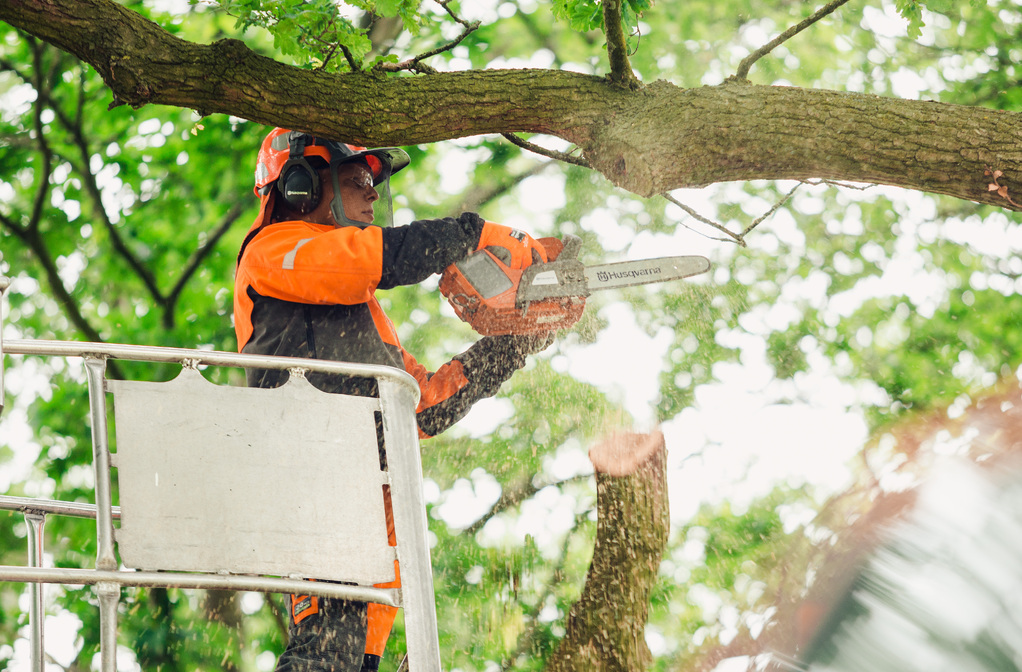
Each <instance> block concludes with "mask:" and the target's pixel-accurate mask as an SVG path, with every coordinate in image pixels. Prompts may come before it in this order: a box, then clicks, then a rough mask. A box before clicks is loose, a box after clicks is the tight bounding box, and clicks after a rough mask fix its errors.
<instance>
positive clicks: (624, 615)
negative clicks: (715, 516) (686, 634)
mask: <svg viewBox="0 0 1022 672" xmlns="http://www.w3.org/2000/svg"><path fill="white" fill-rule="evenodd" d="M666 465H667V450H666V449H665V448H663V447H661V448H660V449H659V450H658V451H657V452H656V453H654V454H653V456H652V457H651V458H650V459H649V460H648V461H647V462H646V463H645V464H643V465H642V466H641V467H639V468H638V470H636V471H635V473H633V474H632V475H630V476H624V477H621V478H614V477H612V476H608V475H606V474H600V473H597V475H596V508H597V523H596V547H595V549H594V550H593V561H592V564H591V565H590V567H589V574H588V576H586V584H585V588H583V590H582V596H581V597H580V598H579V600H578V602H576V603H575V604H574V606H573V607H572V609H571V612H570V613H569V614H568V620H567V632H566V633H565V636H564V639H563V640H561V644H560V646H559V647H558V649H557V651H556V652H555V653H554V654H553V655H552V656H551V657H550V659H549V660H548V661H547V667H546V668H545V669H546V671H547V672H567V671H569V670H570V671H575V670H578V671H582V670H585V671H587V672H588V671H589V670H605V671H606V672H618V671H620V672H631V671H633V670H644V669H648V667H649V665H650V664H651V663H652V655H651V654H650V652H649V649H648V648H647V646H646V640H645V635H644V631H645V627H646V620H647V617H648V613H649V596H650V592H651V591H652V589H653V585H654V584H655V582H656V576H657V571H658V570H659V568H660V561H661V559H662V558H663V553H664V548H665V547H666V546H667V535H668V532H669V529H670V519H669V511H668V503H667V471H666Z"/></svg>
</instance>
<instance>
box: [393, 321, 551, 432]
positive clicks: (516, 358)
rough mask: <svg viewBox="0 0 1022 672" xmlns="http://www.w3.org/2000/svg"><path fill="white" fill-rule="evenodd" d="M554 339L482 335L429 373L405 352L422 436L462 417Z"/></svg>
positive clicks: (406, 366) (547, 337) (495, 391)
mask: <svg viewBox="0 0 1022 672" xmlns="http://www.w3.org/2000/svg"><path fill="white" fill-rule="evenodd" d="M552 342H553V337H552V334H551V335H548V336H484V337H483V338H481V339H479V341H477V342H476V343H475V344H474V345H472V347H470V348H469V349H468V350H466V351H465V352H463V353H461V354H460V355H456V356H455V357H454V358H453V359H452V360H451V361H450V362H448V363H447V364H445V365H443V366H442V367H440V368H439V369H438V370H437V371H436V373H429V372H428V371H426V368H425V367H424V366H422V365H421V364H419V363H418V362H416V361H415V359H414V358H413V357H412V356H411V355H409V354H408V353H407V352H405V353H404V359H405V368H406V369H407V370H408V372H409V373H410V374H412V376H414V377H415V379H416V380H418V382H419V388H420V390H421V392H422V396H421V400H420V402H419V407H418V408H417V409H416V419H417V420H418V424H419V434H420V435H421V436H422V437H424V438H425V437H430V436H436V435H437V434H439V433H440V432H443V431H444V430H446V429H447V428H449V427H450V426H451V425H453V424H454V423H456V422H457V421H458V420H461V419H462V418H463V417H465V415H466V414H467V413H468V411H469V409H471V408H472V405H473V404H474V403H476V402H477V401H479V400H480V399H484V398H486V397H492V396H493V395H495V394H497V391H498V390H499V389H500V386H501V385H502V384H503V383H504V382H505V381H506V380H508V379H509V378H510V377H511V375H512V374H513V373H514V372H515V371H517V370H518V369H520V368H522V367H523V366H525V359H526V357H527V356H528V355H531V354H534V353H537V352H539V351H541V350H543V349H544V348H546V347H547V346H548V345H550V343H552Z"/></svg>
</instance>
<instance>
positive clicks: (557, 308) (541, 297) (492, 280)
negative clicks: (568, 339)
mask: <svg viewBox="0 0 1022 672" xmlns="http://www.w3.org/2000/svg"><path fill="white" fill-rule="evenodd" d="M539 242H540V243H542V244H543V247H544V248H545V249H546V251H547V257H548V259H551V260H550V261H548V262H546V263H543V264H533V265H531V266H528V267H526V268H524V269H513V268H508V267H507V266H506V265H505V264H504V263H503V261H502V260H501V259H500V258H498V256H497V255H496V254H494V253H493V252H491V251H490V250H489V249H482V250H477V251H476V252H473V253H472V254H470V255H468V256H467V257H466V258H465V259H463V260H461V261H459V262H458V263H456V264H452V265H451V266H449V267H448V268H447V270H445V271H444V273H443V275H442V276H441V278H440V292H441V293H442V294H443V295H444V296H445V297H447V300H448V301H449V302H450V304H451V307H453V308H454V312H455V313H457V315H458V317H460V318H461V319H462V320H464V321H465V322H468V323H469V324H470V325H471V326H472V328H473V329H475V330H476V331H477V332H478V333H480V334H482V335H484V336H500V335H504V334H515V335H528V334H545V333H547V332H550V331H555V330H557V329H567V328H568V327H571V326H572V325H574V324H575V323H576V322H578V321H579V319H580V318H581V317H582V311H583V310H584V309H585V303H586V301H585V300H586V297H587V296H589V288H588V286H587V284H586V276H585V267H584V266H583V265H582V263H581V262H580V261H579V260H578V253H579V250H580V248H581V246H582V241H581V239H580V238H578V237H576V236H566V237H565V239H564V241H561V240H558V239H556V238H542V239H540V241H539ZM498 253H499V250H498Z"/></svg>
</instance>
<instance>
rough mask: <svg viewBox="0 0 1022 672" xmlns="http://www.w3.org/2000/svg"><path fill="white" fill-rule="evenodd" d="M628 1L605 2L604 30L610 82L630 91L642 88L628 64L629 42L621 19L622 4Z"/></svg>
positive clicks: (606, 0)
mask: <svg viewBox="0 0 1022 672" xmlns="http://www.w3.org/2000/svg"><path fill="white" fill-rule="evenodd" d="M623 2H626V0H603V3H602V4H603V29H604V32H605V33H606V35H607V59H608V60H609V61H610V81H612V82H614V83H615V84H619V85H621V86H624V87H627V88H629V89H638V88H640V87H641V86H642V84H641V83H640V82H639V80H638V78H637V77H636V76H635V73H634V72H632V65H631V63H629V62H628V40H627V39H626V38H625V29H624V22H623V21H622V18H621V3H623Z"/></svg>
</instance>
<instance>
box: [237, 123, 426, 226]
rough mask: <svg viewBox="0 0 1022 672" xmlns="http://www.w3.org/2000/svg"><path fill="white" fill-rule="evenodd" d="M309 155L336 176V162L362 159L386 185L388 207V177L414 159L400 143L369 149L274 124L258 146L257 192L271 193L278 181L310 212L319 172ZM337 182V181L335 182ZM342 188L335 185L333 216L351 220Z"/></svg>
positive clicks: (291, 200) (280, 187) (293, 202)
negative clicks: (345, 208) (345, 207)
mask: <svg viewBox="0 0 1022 672" xmlns="http://www.w3.org/2000/svg"><path fill="white" fill-rule="evenodd" d="M309 159H313V160H314V161H316V160H318V161H319V162H321V163H322V167H326V166H330V169H331V173H332V176H333V178H334V179H335V180H336V175H337V172H336V168H337V166H339V165H341V164H344V163H350V162H352V161H362V162H364V163H365V164H366V165H368V167H369V169H370V170H371V171H372V174H373V186H374V187H377V186H379V185H381V184H382V185H384V189H383V190H385V191H386V192H387V193H386V196H387V202H388V203H387V207H388V208H389V207H390V206H389V201H390V198H389V196H390V194H389V184H388V180H389V178H390V176H391V175H393V174H394V173H396V172H398V171H399V170H401V169H403V168H405V167H406V166H407V165H408V164H409V163H411V159H410V158H409V156H408V154H407V153H406V152H405V151H404V150H403V149H400V148H398V147H382V148H377V149H366V148H365V147H359V146H357V145H349V144H346V143H342V142H337V141H334V140H324V139H323V138H317V137H314V136H312V135H309V134H307V133H301V132H299V131H290V130H288V129H285V128H275V129H273V130H272V131H270V132H269V134H267V136H266V138H265V139H264V140H263V144H262V146H261V147H260V148H259V157H258V159H257V162H256V170H255V187H254V191H255V193H256V195H257V196H261V197H265V196H268V195H269V193H270V190H271V189H272V188H273V187H274V185H276V187H277V189H278V191H279V192H280V193H281V195H282V196H283V197H284V199H285V201H287V202H288V203H289V204H291V206H292V207H295V208H296V209H297V210H299V211H300V212H302V213H305V212H309V211H311V210H312V209H313V208H315V207H316V205H318V203H319V192H320V183H319V174H318V173H317V172H316V170H315V168H314V167H313V166H312V164H311V163H310V161H309ZM335 186H336V185H335ZM339 199H340V194H339V191H338V190H337V189H336V188H335V201H336V203H335V204H332V206H333V207H332V210H333V212H334V217H335V219H336V220H337V221H338V222H339V223H352V224H355V222H351V221H350V220H348V219H347V218H346V217H344V214H343V207H342V205H341V203H340V200H339Z"/></svg>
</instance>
